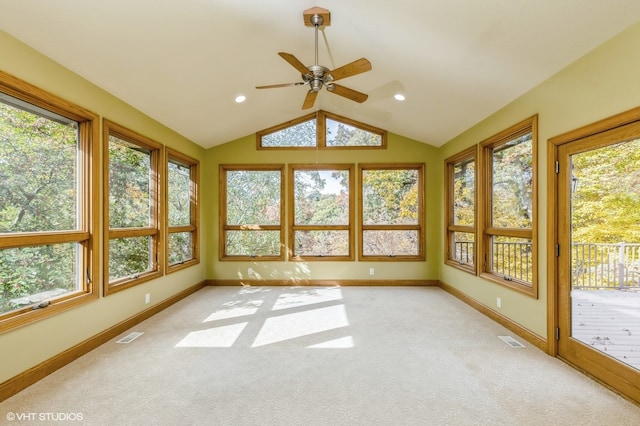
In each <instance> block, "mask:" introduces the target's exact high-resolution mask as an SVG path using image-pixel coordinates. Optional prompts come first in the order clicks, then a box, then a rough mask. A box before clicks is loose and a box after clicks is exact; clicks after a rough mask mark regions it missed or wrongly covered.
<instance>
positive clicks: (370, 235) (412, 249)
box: [362, 230, 420, 257]
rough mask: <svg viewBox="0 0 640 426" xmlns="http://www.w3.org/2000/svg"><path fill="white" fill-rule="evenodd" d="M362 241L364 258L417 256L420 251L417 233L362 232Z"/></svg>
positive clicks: (404, 231) (408, 231)
mask: <svg viewBox="0 0 640 426" xmlns="http://www.w3.org/2000/svg"><path fill="white" fill-rule="evenodd" d="M362 239H363V243H362V244H363V252H362V254H363V255H364V256H388V257H395V256H418V254H419V250H420V239H419V234H418V231H410V230H402V231H364V232H363V233H362Z"/></svg>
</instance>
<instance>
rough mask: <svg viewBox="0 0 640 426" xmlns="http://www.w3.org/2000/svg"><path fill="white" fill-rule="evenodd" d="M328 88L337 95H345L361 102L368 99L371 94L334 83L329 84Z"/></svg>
mask: <svg viewBox="0 0 640 426" xmlns="http://www.w3.org/2000/svg"><path fill="white" fill-rule="evenodd" d="M327 90H328V91H330V92H332V93H335V94H336V95H340V96H343V97H345V98H347V99H351V100H352V101H355V102H359V103H362V102H364V101H366V100H367V98H368V97H369V95H367V94H365V93H362V92H358V91H357V90H353V89H349V88H348V87H344V86H340V85H339V84H332V85H331V86H327Z"/></svg>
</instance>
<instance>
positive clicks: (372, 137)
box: [326, 117, 382, 147]
mask: <svg viewBox="0 0 640 426" xmlns="http://www.w3.org/2000/svg"><path fill="white" fill-rule="evenodd" d="M326 144H327V146H328V147H335V146H381V145H382V135H380V134H377V133H373V132H369V131H367V130H362V129H359V128H358V127H355V126H352V125H350V124H346V123H342V122H340V121H337V120H333V119H331V118H328V117H327V119H326Z"/></svg>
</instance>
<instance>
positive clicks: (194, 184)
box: [163, 148, 200, 274]
mask: <svg viewBox="0 0 640 426" xmlns="http://www.w3.org/2000/svg"><path fill="white" fill-rule="evenodd" d="M166 157H167V160H166V170H165V183H164V185H165V186H164V187H165V188H166V189H165V191H164V192H163V193H164V194H166V197H164V202H165V208H164V211H165V214H166V218H165V223H166V234H165V241H166V250H165V265H167V273H168V274H170V273H172V272H175V271H179V270H180V269H184V268H188V267H190V266H193V265H196V264H198V263H200V184H199V182H200V162H199V161H198V160H196V159H194V158H191V157H189V156H188V155H185V154H182V153H180V152H178V151H176V150H173V149H171V148H167V149H166ZM169 163H174V164H179V165H181V166H183V167H188V168H189V177H190V180H191V185H190V188H189V190H190V203H191V208H190V213H191V217H190V221H189V222H190V223H189V224H188V225H181V226H171V225H170V224H169ZM182 232H189V233H191V244H192V251H191V252H192V255H193V256H192V257H191V259H187V260H185V261H182V262H179V263H176V264H173V265H172V264H169V255H170V253H169V236H170V235H171V234H173V233H182Z"/></svg>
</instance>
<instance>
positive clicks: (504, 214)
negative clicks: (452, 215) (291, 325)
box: [491, 133, 533, 228]
mask: <svg viewBox="0 0 640 426" xmlns="http://www.w3.org/2000/svg"><path fill="white" fill-rule="evenodd" d="M531 137H532V134H531V133H527V134H526V135H524V136H521V137H519V138H517V139H514V140H512V141H509V142H508V143H506V144H504V145H501V146H499V147H497V148H494V149H493V152H492V156H493V158H492V164H493V170H492V173H493V177H492V179H491V182H492V184H493V188H492V191H493V195H492V204H493V205H492V207H493V210H492V212H493V214H492V215H491V223H492V224H493V226H495V227H500V228H531V217H532V196H531V195H532V194H531V191H532V185H533V169H532V161H533V155H532V149H531V147H532V139H531Z"/></svg>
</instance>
